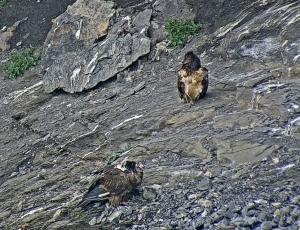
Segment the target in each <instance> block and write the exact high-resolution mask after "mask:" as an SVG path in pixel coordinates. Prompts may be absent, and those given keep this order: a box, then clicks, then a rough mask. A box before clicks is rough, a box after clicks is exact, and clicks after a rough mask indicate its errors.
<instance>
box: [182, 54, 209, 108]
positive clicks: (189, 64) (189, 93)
mask: <svg viewBox="0 0 300 230" xmlns="http://www.w3.org/2000/svg"><path fill="white" fill-rule="evenodd" d="M177 87H178V91H179V96H180V98H181V99H183V100H184V101H185V102H187V103H191V104H193V103H195V101H197V100H198V99H200V98H203V97H204V96H205V95H206V92H207V88H208V70H207V69H206V68H205V67H201V62H200V59H199V58H198V57H197V55H195V54H194V53H193V52H192V51H190V52H188V53H186V54H185V56H184V60H183V63H182V67H181V68H180V70H179V71H178V80H177Z"/></svg>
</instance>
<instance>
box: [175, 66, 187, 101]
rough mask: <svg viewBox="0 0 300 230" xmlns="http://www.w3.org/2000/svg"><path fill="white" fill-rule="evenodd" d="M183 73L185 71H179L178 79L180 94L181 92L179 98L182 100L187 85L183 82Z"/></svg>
mask: <svg viewBox="0 0 300 230" xmlns="http://www.w3.org/2000/svg"><path fill="white" fill-rule="evenodd" d="M182 71H183V70H182V69H181V70H179V72H178V78H177V88H178V92H179V97H180V98H181V99H183V98H184V93H185V84H184V82H183V81H182V78H183V76H182Z"/></svg>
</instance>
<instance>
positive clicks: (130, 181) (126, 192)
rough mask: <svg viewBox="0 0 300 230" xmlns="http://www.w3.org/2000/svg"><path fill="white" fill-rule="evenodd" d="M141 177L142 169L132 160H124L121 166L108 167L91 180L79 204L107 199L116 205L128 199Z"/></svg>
mask: <svg viewBox="0 0 300 230" xmlns="http://www.w3.org/2000/svg"><path fill="white" fill-rule="evenodd" d="M142 179H143V170H142V168H141V167H139V166H136V163H135V162H134V161H125V162H124V163H123V165H122V166H121V167H109V168H108V169H106V170H104V171H103V173H102V174H101V175H100V176H99V177H97V178H96V179H95V180H94V181H93V183H92V184H91V186H90V187H89V189H88V192H87V193H86V194H85V195H84V197H83V199H82V202H81V203H80V205H81V206H86V205H87V204H89V203H91V202H97V201H106V200H109V202H110V203H111V204H112V205H113V206H117V205H119V204H120V203H121V202H124V201H126V200H128V198H129V196H130V194H131V193H132V191H133V190H134V189H135V188H136V187H137V186H139V185H140V184H141V182H142Z"/></svg>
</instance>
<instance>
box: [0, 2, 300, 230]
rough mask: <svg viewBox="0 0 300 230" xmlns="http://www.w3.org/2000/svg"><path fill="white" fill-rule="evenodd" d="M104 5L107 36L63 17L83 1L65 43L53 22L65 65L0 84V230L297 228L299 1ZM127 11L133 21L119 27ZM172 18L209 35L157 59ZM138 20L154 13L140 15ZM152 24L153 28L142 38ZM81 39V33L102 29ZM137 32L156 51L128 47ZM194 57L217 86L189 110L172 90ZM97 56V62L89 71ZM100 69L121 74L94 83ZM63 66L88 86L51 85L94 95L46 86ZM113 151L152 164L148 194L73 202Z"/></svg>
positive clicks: (51, 41) (144, 191)
mask: <svg viewBox="0 0 300 230" xmlns="http://www.w3.org/2000/svg"><path fill="white" fill-rule="evenodd" d="M99 2H100V0H97V1H96V0H92V1H90V3H89V4H91V5H93V4H98V3H99ZM105 2H106V4H108V5H109V4H111V5H109V6H112V5H113V7H112V8H108V9H109V10H111V12H114V14H115V15H114V16H112V18H111V19H110V20H112V21H111V22H110V23H112V24H110V26H109V27H108V29H107V35H103V37H102V38H101V39H99V40H100V41H97V42H96V43H94V41H93V39H91V43H93V44H85V43H84V42H83V41H82V43H80V39H79V40H76V37H75V36H76V32H77V29H78V26H80V20H77V19H76V20H75V19H74V18H73V17H71V15H69V14H68V12H70V10H71V11H72V9H73V11H72V12H76V9H74V7H75V6H76V4H77V6H78V7H81V6H82V5H81V4H80V3H82V1H80V0H79V1H77V3H76V4H75V5H73V8H72V7H70V8H69V9H68V10H67V12H65V13H64V14H63V15H62V16H60V17H58V18H57V19H55V20H58V21H59V19H65V18H67V19H68V20H67V23H66V24H62V25H64V26H65V27H59V28H58V29H57V30H56V32H57V31H59V29H62V28H64V29H66V31H67V32H68V33H66V34H68V35H66V37H65V35H64V34H65V33H60V34H55V33H53V30H54V28H56V27H55V26H56V25H57V24H54V25H53V27H52V30H51V31H50V33H49V35H48V38H47V41H46V43H45V44H54V45H53V46H52V45H51V46H50V48H49V51H48V52H46V54H45V55H46V58H54V57H56V58H54V59H53V60H52V61H53V63H59V65H58V64H53V65H52V67H50V68H49V70H48V71H50V72H51V71H53V72H52V73H53V74H51V76H50V75H49V76H47V74H49V73H50V72H48V73H46V76H47V77H46V78H45V76H44V81H43V79H42V77H41V76H40V74H38V73H39V72H40V70H43V68H44V64H43V66H40V67H37V68H35V69H33V70H31V71H28V72H27V73H26V74H25V76H23V77H20V78H18V79H17V80H15V81H11V80H8V79H6V78H4V77H2V76H1V78H0V81H1V84H0V99H1V100H0V116H1V119H0V157H1V161H0V202H1V206H0V229H1V228H3V229H17V228H18V226H19V225H22V224H25V223H26V224H28V226H29V229H151V230H152V229H295V230H297V229H299V227H300V141H299V140H300V128H299V127H300V110H299V106H300V80H299V79H300V78H299V69H300V63H299V60H300V58H299V52H300V47H299V44H300V30H299V26H300V24H299V23H300V22H299V7H300V5H299V2H298V1H291V0H290V1H272V0H270V1H261V0H258V1H248V0H245V1H233V0H230V1H226V3H225V1H217V0H216V1H215V0H213V1H211V2H209V3H208V2H207V1H202V0H200V1H192V0H187V1H181V0H178V1H132V4H129V5H126V4H123V5H122V2H121V1H115V2H114V4H113V3H111V2H107V1H105ZM169 2H173V3H172V5H168V3H169ZM170 4H171V3H170ZM102 6H103V5H102ZM203 6H205V7H206V8H205V9H206V10H205V12H203ZM171 7H173V8H174V10H173V11H172V12H169V11H168V10H167V9H168V8H171ZM176 7H177V8H176ZM121 8H122V9H121ZM176 9H177V10H176ZM180 9H182V11H181V10H180ZM237 9H239V11H238V12H237ZM109 10H107V11H106V13H108V11H109ZM80 12H81V13H82V12H85V11H80ZM86 12H88V11H86ZM109 12H110V11H109ZM130 12H131V13H132V14H130V15H132V18H131V19H132V20H131V24H130V25H129V24H127V22H126V26H125V27H122V26H123V25H124V24H122V23H123V22H124V20H123V21H122V18H126V16H127V15H129V13H130ZM174 12H178V17H180V15H181V13H180V12H184V14H186V13H187V12H190V13H191V15H190V16H191V18H195V19H196V20H199V21H200V22H201V23H203V28H202V30H201V31H200V32H199V34H198V35H197V36H196V37H194V38H191V39H190V40H189V42H188V43H187V44H186V45H185V46H184V47H183V48H180V49H175V50H170V51H169V52H165V53H162V54H161V56H160V59H159V61H152V59H151V58H150V57H151V55H152V54H153V53H155V46H154V44H155V42H154V40H155V41H156V39H157V38H158V37H157V33H159V31H160V30H161V29H162V26H163V23H162V20H164V19H165V18H168V14H171V13H172V14H173V13H174ZM141 14H142V15H146V16H147V17H143V18H144V20H137V19H136V18H138V19H139V18H140V17H141ZM93 15H94V14H93ZM172 16H173V17H176V15H175V16H174V15H172ZM88 17H89V14H88V16H87V18H88ZM99 17H104V16H103V15H102V14H101V16H99ZM79 18H80V17H79ZM81 18H82V17H81ZM135 19H136V20H135ZM82 20H88V19H85V18H84V17H83V19H82ZM125 20H126V19H125ZM78 23H79V24H78ZM82 25H83V24H82ZM127 25H129V26H128V27H127ZM145 27H147V28H148V27H149V28H148V29H149V33H140V32H138V31H140V29H141V28H145ZM75 28H77V29H75ZM101 28H102V27H101ZM297 28H298V29H297ZM124 29H125V30H124ZM131 29H133V30H132V31H131ZM141 30H143V29H141ZM101 31H106V30H101ZM112 31H115V32H114V33H112ZM118 31H120V33H118ZM153 31H156V32H155V33H154V32H153ZM62 32H65V31H62ZM152 32H153V33H152ZM86 33H87V34H85V35H80V36H86V37H88V36H91V38H94V35H95V34H97V33H96V32H95V31H93V30H89V31H88V32H86ZM54 35H55V36H54ZM58 35H59V36H61V39H62V38H65V39H66V40H63V41H66V43H64V44H65V45H64V48H65V49H66V50H65V51H66V52H65V53H64V54H63V55H66V56H59V55H60V54H59V53H60V52H61V51H60V50H59V49H61V45H62V44H60V43H58V42H56V41H58V40H55V39H58V37H56V36H58ZM71 35H72V36H73V39H72V41H74V43H72V44H69V42H67V41H69V40H70V39H71ZM51 36H54V37H53V38H52V37H51ZM80 36H79V37H80ZM116 36H118V39H120V41H123V42H124V43H122V42H121V43H120V44H122V52H124V53H122V54H120V53H119V52H121V51H117V50H118V49H117V46H116V50H115V53H112V52H111V49H113V48H112V47H114V45H113V44H115V43H114V41H113V40H114V38H116ZM140 38H143V39H145V41H146V40H147V42H146V43H147V45H145V49H144V48H143V49H142V50H143V52H144V54H148V53H149V55H146V56H144V57H141V58H139V56H143V55H144V54H143V55H136V56H134V52H132V49H133V48H134V47H135V46H134V45H133V43H130V42H132V41H134V39H140ZM110 39H111V40H110ZM59 41H60V40H59ZM84 41H88V39H87V40H84ZM105 41H107V43H109V44H111V46H106V45H105V44H103V43H104V42H105ZM139 41H140V40H139ZM110 42H111V43H110ZM148 42H149V44H148ZM101 44H103V45H102V46H101ZM150 44H152V45H151V46H150ZM68 45H70V47H68ZM140 45H141V44H140ZM55 46H57V49H56V48H55ZM74 47H78V49H77V51H75V50H72V49H73V48H74ZM87 47H92V49H90V50H89V52H84V50H86V49H87ZM126 47H127V48H128V50H127V49H126ZM68 48H70V50H68ZM135 48H136V47H135ZM109 50H110V51H109ZM189 50H194V51H195V52H197V54H198V55H199V56H201V59H202V63H203V65H204V66H206V67H207V68H208V69H209V78H210V85H209V89H208V93H207V96H206V97H205V98H204V99H202V100H200V101H198V102H197V103H196V104H195V105H194V106H192V107H189V106H188V105H186V104H183V103H181V102H180V101H179V97H178V93H177V89H176V81H177V75H176V72H177V69H178V68H179V67H180V62H181V60H182V58H183V55H184V54H185V53H186V52H187V51H189ZM127 51H128V53H126V52H127ZM129 51H130V52H129ZM97 52H98V54H97ZM143 52H142V53H143ZM96 54H97V55H96ZM104 54H107V55H108V56H103V55H104ZM72 55H73V56H72ZM118 55H120V56H118ZM123 55H124V56H123ZM95 56H96V59H97V60H98V61H97V63H98V64H97V65H96V66H95V67H93V68H92V64H91V65H90V67H89V68H87V67H88V64H89V62H90V61H91V60H93V58H94V57H95ZM67 57H68V58H69V59H71V60H70V62H66V59H67ZM101 57H102V58H101ZM118 57H119V58H118ZM121 57H124V59H122V58H121ZM60 58H61V59H60ZM96 59H95V60H96ZM129 59H130V61H128V60H129ZM59 60H60V61H61V62H58V61H59ZM87 60H89V61H87ZM111 62H113V63H115V65H111ZM49 63H50V61H49ZM101 63H102V64H103V63H106V64H105V66H107V64H108V63H110V64H109V66H108V67H110V68H111V70H110V71H112V72H109V71H108V72H105V73H104V72H103V74H101V76H100V75H99V77H101V78H102V79H103V81H104V82H103V83H101V84H97V83H95V82H96V81H95V82H93V83H92V81H91V80H87V79H88V78H90V79H92V78H91V76H92V75H93V74H95V75H93V76H96V75H97V73H100V72H101V71H102V70H103V69H102V68H100V65H102V64H101ZM120 63H121V64H120ZM118 64H120V66H119V67H120V68H119V69H118V70H117V71H115V72H114V70H113V69H114V68H115V67H117V66H118ZM68 65H69V66H70V68H69V69H68V70H67V72H65V75H64V77H66V78H65V79H70V78H69V77H70V76H72V74H73V71H74V68H73V67H76V68H77V66H75V65H78V68H79V66H80V68H81V69H80V71H78V74H77V75H76V77H75V78H76V79H77V78H78V80H79V81H81V83H82V82H83V83H84V86H83V85H82V84H81V83H80V84H79V81H74V82H73V83H74V84H73V85H72V86H74V88H71V84H65V85H60V84H61V83H58V80H59V79H55V80H53V81H57V82H52V83H51V84H53V85H56V84H59V87H61V88H64V87H65V88H64V89H66V90H65V91H67V92H76V91H81V90H83V89H86V88H88V87H87V86H91V87H93V89H90V90H84V91H83V92H81V93H77V94H75V93H74V94H68V93H65V92H61V91H55V92H53V93H51V94H49V93H46V92H45V91H44V87H46V90H47V87H49V88H48V89H51V90H49V91H52V90H54V88H55V87H53V88H52V86H53V85H52V86H50V77H54V76H56V77H57V76H59V75H54V73H55V71H58V72H59V71H61V72H62V71H64V70H66V67H67V66H68ZM103 65H104V64H103ZM103 68H104V67H103ZM105 68H107V67H105ZM87 70H92V71H87ZM84 71H87V72H86V74H84ZM105 74H109V76H110V75H112V78H110V80H109V81H106V80H107V79H108V78H107V76H108V75H105ZM74 76H75V75H74ZM48 77H49V78H48ZM86 77H88V78H86ZM84 79H85V80H84ZM104 79H105V80H104ZM47 81H48V82H47ZM69 83H70V82H69ZM47 84H48V85H47ZM77 89H80V90H77ZM112 155H119V156H121V158H122V157H125V156H128V157H129V158H130V159H135V160H137V161H141V162H142V163H143V164H144V166H145V172H144V180H143V183H142V186H141V187H140V188H139V189H138V191H137V192H136V194H135V195H134V196H133V197H132V198H131V199H130V200H129V202H127V203H124V204H123V205H121V206H120V207H117V208H114V207H111V206H109V205H106V206H100V205H99V204H95V205H91V206H89V207H88V208H87V209H85V210H83V209H80V208H76V204H77V203H78V202H79V200H80V199H81V197H82V195H83V194H84V192H85V191H86V189H87V188H88V186H89V183H90V182H91V180H92V179H93V178H94V175H93V173H94V172H95V171H96V170H99V169H101V168H103V167H104V166H105V165H106V162H107V159H109V158H110V157H111V156H112Z"/></svg>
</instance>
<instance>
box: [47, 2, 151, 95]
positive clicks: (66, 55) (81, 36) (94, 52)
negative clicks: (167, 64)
mask: <svg viewBox="0 0 300 230" xmlns="http://www.w3.org/2000/svg"><path fill="white" fill-rule="evenodd" d="M151 14H152V10H148V9H146V10H144V11H142V12H139V13H138V14H137V15H135V16H133V17H132V16H126V17H123V18H120V17H116V11H115V9H114V3H113V2H110V1H104V0H93V1H89V2H86V1H83V0H78V1H77V2H76V3H75V4H73V5H72V6H71V7H69V8H68V10H67V11H66V12H65V13H63V14H62V15H60V16H59V17H57V18H56V19H55V20H54V21H53V27H52V29H51V31H50V32H49V34H48V36H47V39H46V42H45V45H44V53H45V56H44V57H43V66H44V69H45V73H44V88H45V91H46V92H52V91H54V90H56V89H62V90H64V91H66V92H69V93H75V92H82V91H83V90H86V89H90V88H93V87H95V86H96V85H97V84H98V83H99V82H104V81H106V80H108V79H110V78H112V77H114V76H115V75H116V74H117V73H119V72H120V71H122V70H124V69H126V68H127V67H129V66H130V65H131V64H132V63H134V62H135V61H137V60H138V59H139V58H140V57H141V56H144V55H146V54H148V53H149V52H150V39H149V38H148V37H147V35H146V34H147V31H148V28H149V26H150V18H151ZM113 18H114V21H115V23H114V22H113V20H112V19H113Z"/></svg>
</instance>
